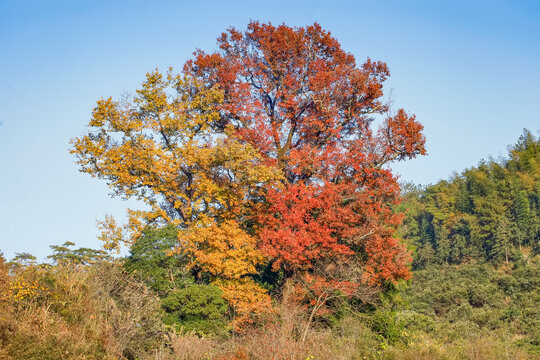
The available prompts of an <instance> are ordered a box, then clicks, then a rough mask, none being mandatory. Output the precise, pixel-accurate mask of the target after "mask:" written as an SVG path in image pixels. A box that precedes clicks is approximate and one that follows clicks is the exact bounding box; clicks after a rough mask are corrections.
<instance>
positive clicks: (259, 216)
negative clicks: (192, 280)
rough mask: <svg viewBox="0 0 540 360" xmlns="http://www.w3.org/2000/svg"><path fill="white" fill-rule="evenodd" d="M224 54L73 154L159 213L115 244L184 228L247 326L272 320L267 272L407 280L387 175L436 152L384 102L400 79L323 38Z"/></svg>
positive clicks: (254, 43) (118, 231) (137, 99)
mask: <svg viewBox="0 0 540 360" xmlns="http://www.w3.org/2000/svg"><path fill="white" fill-rule="evenodd" d="M218 45H219V49H220V50H219V51H217V52H216V53H211V54H207V53H204V52H202V51H198V52H196V53H195V57H194V58H193V59H192V60H190V61H188V62H187V63H186V65H185V67H184V74H182V75H175V74H173V73H172V72H169V74H168V75H167V76H163V75H162V74H161V73H159V72H158V71H155V72H152V73H150V74H148V75H147V79H146V81H145V82H144V83H143V86H142V88H141V89H140V90H138V91H137V94H136V95H135V96H134V98H133V99H126V100H124V101H113V100H112V99H103V100H100V101H98V105H97V107H96V108H95V110H94V112H93V115H92V120H91V121H90V124H89V131H88V133H87V134H86V135H84V136H82V137H80V138H76V139H74V140H73V149H72V152H73V153H74V154H75V155H76V156H77V159H78V163H79V165H80V166H81V170H82V171H84V172H87V173H89V174H91V175H93V176H97V177H99V178H103V179H106V180H107V181H108V183H109V185H110V186H111V188H112V189H113V191H114V193H115V194H117V195H121V196H124V197H136V198H138V199H141V200H143V201H145V202H146V203H147V205H148V206H149V210H146V211H129V221H128V224H127V225H126V226H125V228H124V229H122V228H120V227H118V226H117V225H116V223H115V221H114V219H112V218H107V219H106V220H105V221H104V222H103V223H102V227H103V229H104V230H105V231H104V233H103V236H102V238H103V240H104V241H105V242H106V244H107V245H108V246H110V247H115V246H117V244H118V243H119V242H120V241H126V242H128V243H133V242H134V241H136V240H137V239H138V238H139V237H140V236H141V234H142V232H143V230H144V229H145V228H146V227H148V226H152V227H162V226H164V225H167V224H172V225H173V226H175V227H176V228H177V229H178V239H179V246H178V250H179V251H182V252H183V253H184V254H186V255H187V256H188V257H189V259H190V263H189V267H190V269H191V270H192V271H193V272H195V274H194V275H196V276H199V277H200V278H205V279H210V281H211V282H212V283H214V284H216V285H217V286H219V287H220V288H221V290H222V293H223V296H224V297H225V298H226V299H227V300H229V302H230V304H231V305H232V306H233V308H234V309H235V310H236V313H237V315H238V318H239V319H240V320H241V321H245V320H249V319H247V314H250V313H256V312H258V311H261V310H262V309H267V308H268V305H269V303H268V296H267V294H266V293H265V291H264V290H263V289H262V288H260V287H259V286H258V285H257V284H256V283H255V282H254V281H253V280H252V277H251V276H252V275H253V274H255V272H256V269H257V266H259V265H261V264H264V263H272V264H273V268H274V270H278V269H282V270H284V272H285V274H287V275H289V276H290V275H292V274H294V273H300V274H302V273H305V272H310V271H313V269H314V268H315V267H316V266H318V268H320V266H322V265H328V264H330V265H331V263H337V262H340V263H344V262H345V263H348V264H353V265H354V266H355V267H357V268H362V269H364V280H365V281H366V282H369V283H380V282H381V281H386V280H389V281H396V280H399V279H402V278H407V277H408V267H407V266H408V263H409V261H410V258H409V254H408V253H407V251H406V249H405V246H404V245H403V244H402V243H401V242H400V241H399V240H398V239H397V238H396V237H395V236H394V233H395V228H396V226H397V225H398V223H399V222H400V221H401V218H402V216H401V214H396V213H394V211H393V206H394V205H395V204H396V203H397V202H398V201H399V188H398V185H397V182H396V178H395V177H394V176H393V175H392V173H391V171H390V170H389V168H388V167H387V165H388V164H389V163H390V162H392V161H398V160H404V159H407V158H412V157H415V156H417V155H419V154H424V153H425V150H424V137H423V135H422V134H421V130H422V126H421V125H420V124H419V123H418V122H416V121H415V117H414V116H412V115H408V114H407V113H406V112H405V111H404V110H402V109H397V110H396V111H393V112H392V111H391V110H390V108H389V106H388V105H386V104H385V102H384V101H383V100H382V96H383V91H382V89H383V82H384V81H385V79H386V78H387V76H388V75H389V72H388V69H387V66H386V65H385V64H384V63H382V62H373V61H371V60H369V59H368V60H367V61H366V62H365V63H364V64H362V65H361V66H359V67H358V66H357V65H356V63H355V60H354V57H353V56H352V55H351V54H349V53H346V52H345V51H343V50H342V49H341V47H340V44H339V43H338V42H337V40H335V39H334V38H332V37H331V36H330V33H328V32H326V31H324V30H322V29H321V28H320V26H319V25H317V24H315V25H313V26H307V27H305V28H291V27H288V26H285V25H281V26H278V27H275V26H272V25H271V24H259V23H257V22H253V23H251V24H249V26H248V29H247V31H246V32H244V33H241V32H239V31H237V30H235V29H230V30H229V31H228V32H226V33H224V34H223V35H222V36H221V37H220V38H219V39H218ZM376 118H379V119H380V120H381V124H382V125H381V126H379V127H378V128H377V129H373V126H372V123H373V122H374V120H375V119H376Z"/></svg>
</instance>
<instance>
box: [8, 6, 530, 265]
mask: <svg viewBox="0 0 540 360" xmlns="http://www.w3.org/2000/svg"><path fill="white" fill-rule="evenodd" d="M250 20H260V21H263V22H266V21H271V22H272V23H274V24H279V23H283V22H284V23H286V24H288V25H293V26H302V25H307V24H312V23H313V22H318V23H320V24H321V25H322V27H323V28H325V29H327V30H329V31H331V32H332V34H333V36H335V37H336V38H337V39H338V40H339V41H340V42H341V44H342V46H343V48H344V49H345V50H347V51H349V52H351V53H352V54H354V55H355V56H356V58H357V60H358V62H362V61H363V60H364V59H365V58H366V57H371V58H372V59H375V60H383V61H385V62H386V63H387V64H388V65H389V67H390V71H391V78H390V79H389V81H388V82H387V87H386V89H387V92H388V93H390V91H391V94H392V100H393V102H394V104H395V106H396V107H398V106H399V107H404V108H405V109H407V110H408V111H410V112H413V113H415V114H416V115H417V119H418V120H419V121H420V122H421V123H423V124H424V126H425V135H426V138H427V149H428V152H429V155H428V156H426V157H423V158H421V159H417V160H413V161H409V162H405V163H403V164H399V165H398V166H396V167H395V170H396V171H397V172H398V173H399V174H401V179H402V180H404V181H412V182H415V183H422V184H427V183H433V182H436V181H438V180H440V179H443V178H447V177H448V176H450V175H451V174H452V172H453V171H462V170H463V169H465V168H468V167H471V166H474V165H476V164H477V163H478V161H479V160H480V159H482V158H487V157H488V156H490V155H492V156H494V157H498V156H502V155H505V154H506V148H507V146H508V145H509V144H512V143H514V142H515V141H516V139H517V138H518V137H519V135H520V134H521V132H522V129H523V128H528V129H530V130H531V131H533V133H534V134H536V135H538V129H540V115H539V113H540V1H515V0H514V1H493V0H492V1H471V0H469V1H442V0H441V1H435V0H428V1H403V0H396V1H392V0H386V1H359V0H357V1H338V0H336V1H294V0H288V1H274V0H273V1H257V0H251V1H230V0H228V1H223V0H221V1H189V2H187V1H137V0H129V1H110V0H108V1H102V0H93V1H73V0H67V1H54V0H49V1H38V0H35V1H28V0H13V1H9V0H0V104H1V106H0V250H1V251H3V252H4V254H5V256H6V257H7V258H11V257H12V256H13V254H14V253H15V252H30V253H32V254H34V255H36V256H38V258H40V259H43V258H44V257H45V256H46V255H48V254H49V253H50V251H49V245H51V244H61V243H63V242H65V241H73V242H75V243H76V244H77V245H78V246H88V247H94V248H98V247H99V246H100V245H101V244H99V243H98V241H97V239H96V235H97V229H96V227H95V221H96V219H101V218H103V216H104V215H105V214H106V213H109V214H112V215H114V216H117V217H118V218H119V219H120V220H122V218H123V214H124V209H125V207H126V206H127V205H128V204H127V203H126V202H123V201H121V200H120V199H118V198H114V199H113V198H111V197H109V196H108V192H109V190H108V188H107V186H106V184H105V183H104V182H103V181H100V180H97V179H92V178H90V176H88V175H86V174H82V173H79V172H78V171H77V167H76V165H75V164H74V162H73V160H74V159H73V157H72V156H71V155H70V154H69V153H68V147H69V139H70V138H72V137H75V136H79V135H81V134H82V133H83V131H84V127H85V125H86V123H87V122H88V120H89V118H90V113H91V110H92V108H93V106H94V104H95V102H96V100H98V99H99V98H100V97H108V96H113V97H118V96H120V95H121V94H122V93H124V92H126V91H127V92H133V91H134V90H135V89H136V88H137V87H138V85H139V84H140V83H141V82H142V81H143V79H144V75H145V74H146V72H148V71H150V70H152V69H154V68H156V67H158V68H160V69H165V68H167V67H168V66H173V67H176V68H177V69H180V68H181V66H182V65H183V63H184V61H185V60H186V59H187V58H188V57H189V56H190V55H191V54H192V52H193V51H194V50H195V49H196V48H201V49H203V50H207V51H211V50H213V49H214V48H215V39H216V37H217V36H218V35H219V34H220V33H221V32H222V31H224V30H225V29H226V28H228V27H230V26H234V27H237V28H238V29H244V28H245V27H246V25H247V23H248V22H249V21H250ZM131 205H133V204H131Z"/></svg>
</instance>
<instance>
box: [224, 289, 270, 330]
mask: <svg viewBox="0 0 540 360" xmlns="http://www.w3.org/2000/svg"><path fill="white" fill-rule="evenodd" d="M214 284H215V285H217V286H218V287H219V288H220V289H221V291H222V293H223V295H222V296H223V298H224V299H225V300H227V301H228V302H229V304H230V305H231V306H232V308H233V309H234V311H235V317H234V320H233V323H232V325H233V326H234V328H235V329H236V330H237V331H238V330H242V329H243V328H245V327H246V326H249V325H251V324H253V323H254V322H256V321H257V320H260V319H261V316H264V315H265V314H269V313H271V312H272V311H273V309H272V303H271V298H270V296H269V295H268V294H267V292H266V290H264V289H263V288H261V287H260V286H259V285H257V284H255V282H254V281H253V280H252V279H249V278H241V279H235V280H224V279H217V280H216V281H215V282H214Z"/></svg>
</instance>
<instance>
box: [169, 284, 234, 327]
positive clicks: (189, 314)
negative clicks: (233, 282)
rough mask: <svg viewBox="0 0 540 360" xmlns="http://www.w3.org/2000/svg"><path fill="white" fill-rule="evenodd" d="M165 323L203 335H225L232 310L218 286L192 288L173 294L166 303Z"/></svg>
mask: <svg viewBox="0 0 540 360" xmlns="http://www.w3.org/2000/svg"><path fill="white" fill-rule="evenodd" d="M162 306H163V308H164V309H165V311H166V312H167V314H166V315H165V317H164V322H165V323H166V324H168V325H174V326H175V327H176V328H177V329H178V330H181V331H184V332H194V333H196V334H200V335H210V334H214V335H216V334H222V333H224V332H225V331H226V327H227V321H226V320H227V318H226V316H227V311H228V307H227V304H226V303H225V300H223V298H222V297H221V290H219V288H218V287H216V286H214V285H191V286H189V287H187V288H184V289H179V290H174V291H171V292H170V293H169V294H168V295H167V296H166V297H165V298H164V299H163V300H162Z"/></svg>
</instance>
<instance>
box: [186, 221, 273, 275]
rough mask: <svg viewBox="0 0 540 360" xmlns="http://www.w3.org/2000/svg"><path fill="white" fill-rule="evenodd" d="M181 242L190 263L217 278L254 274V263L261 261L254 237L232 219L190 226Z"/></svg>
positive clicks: (261, 257)
mask: <svg viewBox="0 0 540 360" xmlns="http://www.w3.org/2000/svg"><path fill="white" fill-rule="evenodd" d="M181 243H183V244H185V245H184V246H185V248H184V251H185V252H186V253H187V254H189V255H190V256H191V258H192V266H194V265H197V266H199V267H200V268H202V269H203V270H204V271H205V272H207V273H208V274H211V275H213V276H214V277H218V278H224V279H239V278H240V277H242V276H244V275H248V274H254V273H256V269H255V266H256V265H258V264H260V263H261V262H262V261H263V260H264V258H263V256H262V254H261V253H260V252H259V251H258V250H257V248H256V245H257V244H256V240H255V239H254V238H253V237H251V236H249V235H248V234H247V233H246V232H245V231H244V230H242V229H241V228H240V227H239V226H238V224H237V223H236V222H235V221H232V220H228V221H225V222H223V223H221V224H215V223H214V224H210V225H208V226H202V227H194V228H192V229H189V230H188V231H187V234H186V236H185V239H184V241H181Z"/></svg>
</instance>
